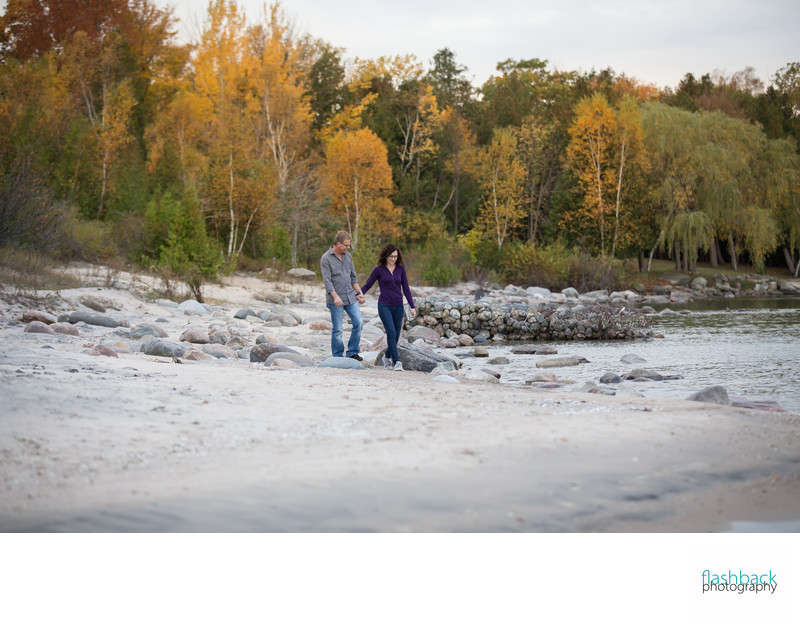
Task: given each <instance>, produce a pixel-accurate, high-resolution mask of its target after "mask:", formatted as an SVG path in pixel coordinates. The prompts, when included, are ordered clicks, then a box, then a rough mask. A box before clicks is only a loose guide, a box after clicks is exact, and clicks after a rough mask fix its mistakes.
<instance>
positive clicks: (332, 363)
mask: <svg viewBox="0 0 800 631" xmlns="http://www.w3.org/2000/svg"><path fill="white" fill-rule="evenodd" d="M317 367H319V368H339V369H342V370H366V368H365V367H364V366H363V365H362V364H361V362H360V361H358V360H357V359H353V358H352V357H326V358H325V359H323V360H322V361H321V362H319V363H318V364H317ZM403 367H404V368H405V363H404V364H403Z"/></svg>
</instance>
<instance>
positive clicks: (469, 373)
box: [403, 364, 500, 383]
mask: <svg viewBox="0 0 800 631" xmlns="http://www.w3.org/2000/svg"><path fill="white" fill-rule="evenodd" d="M403 366H405V364H403ZM459 376H460V377H462V378H463V379H469V380H470V381H483V382H486V383H499V382H500V379H498V378H497V377H495V376H494V375H491V374H489V373H487V372H485V371H483V370H472V369H469V370H465V371H463V372H460V373H459Z"/></svg>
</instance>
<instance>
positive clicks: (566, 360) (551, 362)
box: [536, 357, 581, 368]
mask: <svg viewBox="0 0 800 631" xmlns="http://www.w3.org/2000/svg"><path fill="white" fill-rule="evenodd" d="M580 363H581V361H580V359H578V358H577V357H553V358H551V359H542V360H541V361H538V362H536V367H537V368H562V367H566V366H577V365H578V364H580Z"/></svg>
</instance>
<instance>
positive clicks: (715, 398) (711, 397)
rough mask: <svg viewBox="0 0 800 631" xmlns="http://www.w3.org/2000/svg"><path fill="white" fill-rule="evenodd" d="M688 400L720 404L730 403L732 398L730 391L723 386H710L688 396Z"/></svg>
mask: <svg viewBox="0 0 800 631" xmlns="http://www.w3.org/2000/svg"><path fill="white" fill-rule="evenodd" d="M686 400H687V401H703V402H704V403H718V404H719V405H730V404H731V400H730V397H728V391H727V390H726V389H725V388H723V387H722V386H710V387H708V388H704V389H702V390H700V391H699V392H695V393H694V394H691V395H689V396H688V397H686Z"/></svg>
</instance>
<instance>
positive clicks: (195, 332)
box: [178, 328, 210, 344]
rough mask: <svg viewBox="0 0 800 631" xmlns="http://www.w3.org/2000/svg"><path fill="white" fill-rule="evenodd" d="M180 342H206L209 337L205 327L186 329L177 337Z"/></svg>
mask: <svg viewBox="0 0 800 631" xmlns="http://www.w3.org/2000/svg"><path fill="white" fill-rule="evenodd" d="M178 340H179V341H181V342H189V343H190V344H208V343H209V341H210V340H209V337H208V331H206V330H205V329H197V328H195V329H187V330H186V331H184V332H183V333H181V336H180V337H179V338H178Z"/></svg>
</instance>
